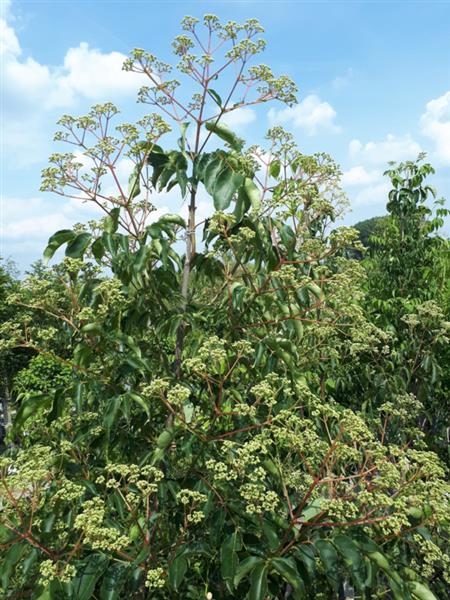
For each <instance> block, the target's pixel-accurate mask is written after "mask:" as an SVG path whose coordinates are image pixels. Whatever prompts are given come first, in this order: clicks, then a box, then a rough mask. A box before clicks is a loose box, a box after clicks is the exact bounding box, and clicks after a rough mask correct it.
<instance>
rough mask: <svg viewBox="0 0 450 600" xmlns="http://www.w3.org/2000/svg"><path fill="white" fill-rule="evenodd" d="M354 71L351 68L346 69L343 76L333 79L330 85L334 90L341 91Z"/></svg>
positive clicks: (351, 77)
mask: <svg viewBox="0 0 450 600" xmlns="http://www.w3.org/2000/svg"><path fill="white" fill-rule="evenodd" d="M353 76H354V71H353V69H352V68H348V69H347V71H346V73H345V75H338V76H337V77H335V78H334V79H333V81H332V82H331V85H332V86H333V87H334V89H335V90H342V89H343V88H345V87H346V86H347V85H348V83H349V82H350V80H351V79H353Z"/></svg>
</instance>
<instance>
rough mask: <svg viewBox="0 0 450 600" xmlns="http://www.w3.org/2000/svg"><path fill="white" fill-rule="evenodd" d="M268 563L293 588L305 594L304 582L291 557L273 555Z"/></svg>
mask: <svg viewBox="0 0 450 600" xmlns="http://www.w3.org/2000/svg"><path fill="white" fill-rule="evenodd" d="M270 564H271V566H272V567H273V568H274V569H275V571H276V572H277V573H279V574H280V575H281V577H282V578H283V579H284V580H285V581H286V582H287V583H289V584H290V585H291V586H292V587H293V588H294V590H296V591H297V592H300V593H302V594H303V595H306V588H305V584H304V582H303V580H302V579H301V577H300V575H299V573H298V571H297V567H296V565H295V562H294V561H293V560H292V559H291V558H279V557H275V558H272V560H271V561H270Z"/></svg>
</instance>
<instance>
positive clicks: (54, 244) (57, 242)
mask: <svg viewBox="0 0 450 600" xmlns="http://www.w3.org/2000/svg"><path fill="white" fill-rule="evenodd" d="M74 237H75V233H74V232H73V231H72V230H71V229H61V230H60V231H57V232H56V233H54V234H53V235H52V236H51V237H50V238H49V240H48V242H47V247H46V249H45V250H44V259H45V262H48V261H49V260H50V259H51V258H52V256H53V255H54V254H55V252H56V251H57V250H58V248H59V247H60V246H62V245H63V244H65V243H66V242H70V241H71V240H72V239H73V238H74Z"/></svg>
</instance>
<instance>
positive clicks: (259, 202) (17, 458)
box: [0, 15, 447, 600]
mask: <svg viewBox="0 0 450 600" xmlns="http://www.w3.org/2000/svg"><path fill="white" fill-rule="evenodd" d="M183 27H184V28H185V30H187V31H188V33H189V34H190V35H183V36H181V37H180V38H177V40H176V41H175V45H174V48H175V52H176V54H178V55H180V57H181V62H180V68H181V70H182V72H183V73H184V72H185V73H186V74H188V75H189V76H191V77H193V78H194V80H195V81H197V83H198V84H199V85H200V89H201V95H200V97H198V96H196V97H194V99H193V104H191V105H189V106H186V107H185V105H184V104H182V106H181V101H180V100H179V98H180V96H175V90H176V89H177V87H178V86H177V84H176V83H175V82H174V81H173V80H169V81H165V79H164V75H165V74H166V73H167V72H168V67H167V65H163V64H162V63H160V62H159V61H157V60H156V59H155V58H154V57H153V56H152V55H150V54H147V53H145V52H144V51H142V50H137V51H134V53H133V55H132V58H131V59H130V61H128V62H127V63H126V68H127V69H130V70H138V71H143V72H144V73H147V74H148V75H149V76H150V79H151V83H152V86H153V87H152V88H148V89H144V90H141V93H140V97H141V98H142V99H144V100H149V101H151V102H153V103H156V105H157V106H159V108H160V109H161V110H162V112H163V113H165V114H167V112H170V111H171V110H175V109H176V110H177V111H178V112H176V113H175V120H177V121H178V122H179V123H180V129H181V135H180V139H179V145H178V149H176V150H164V149H163V147H162V146H161V145H159V144H160V138H161V136H162V134H163V133H165V132H167V125H166V124H164V123H163V121H162V120H161V117H160V116H155V115H152V116H151V117H149V118H147V119H145V120H144V121H143V122H141V123H140V124H138V126H132V125H122V126H119V132H121V133H122V134H123V135H124V136H125V137H124V138H123V139H122V140H120V141H118V140H114V139H112V138H111V136H110V127H111V123H112V120H113V118H114V116H115V114H116V109H114V107H112V106H111V105H109V104H108V105H104V106H97V107H94V109H93V111H92V112H91V113H90V115H88V117H82V118H80V119H73V118H72V117H68V116H66V117H64V118H63V120H62V125H63V126H64V127H66V128H67V129H68V131H67V136H66V135H65V134H60V135H58V139H65V140H66V141H69V142H74V141H75V142H76V143H78V144H81V145H84V144H87V143H88V142H87V138H88V137H89V136H91V135H93V136H94V137H95V136H96V135H97V136H98V139H97V141H96V143H95V146H93V147H89V146H86V149H85V153H86V156H87V157H91V158H92V161H93V164H94V166H93V169H92V170H91V172H90V173H86V172H83V171H82V168H81V166H80V165H79V164H77V163H76V161H75V159H74V157H73V156H70V155H63V154H58V155H54V156H53V157H52V159H51V161H52V166H51V167H49V168H48V169H46V170H45V171H44V174H43V175H44V180H43V186H44V188H46V189H53V190H54V191H56V192H58V193H61V194H65V193H69V194H71V193H77V194H78V192H79V191H80V190H82V191H83V193H84V194H85V197H86V198H88V199H91V200H92V201H93V202H97V203H99V205H100V206H101V207H102V208H103V209H104V210H105V211H106V213H107V214H106V218H105V219H104V220H102V221H101V222H99V223H91V224H90V225H88V226H86V227H77V228H76V229H75V230H73V231H72V230H64V231H60V232H57V233H56V234H55V235H53V236H52V237H51V238H50V240H49V244H48V246H47V248H46V250H45V255H46V257H48V258H49V257H51V256H52V255H53V254H54V252H55V251H56V250H57V249H58V248H59V247H60V246H63V245H65V253H66V259H65V261H64V264H63V266H62V267H60V268H61V269H62V270H63V272H64V277H63V281H64V286H63V287H61V288H58V289H60V290H61V294H59V292H58V296H57V301H56V302H54V303H53V304H55V306H54V307H53V309H52V310H51V313H52V315H53V318H55V319H56V320H57V322H60V325H59V326H58V327H57V328H56V329H57V333H58V334H59V335H61V336H62V335H64V336H65V339H66V340H67V341H66V343H64V344H63V351H62V352H60V353H59V354H60V358H61V360H63V361H64V364H66V365H68V366H70V368H71V377H70V378H63V380H62V381H61V382H60V385H59V387H53V388H48V387H47V388H45V389H44V390H41V393H40V394H39V395H37V396H36V395H35V396H33V397H31V396H30V397H29V398H25V399H24V400H22V402H21V405H20V407H19V409H18V411H17V414H16V416H15V420H14V427H13V434H14V435H15V436H16V439H17V440H18V442H19V444H20V445H19V447H16V448H14V449H11V450H10V451H9V453H8V454H7V455H5V456H4V457H3V458H2V459H1V461H0V468H1V481H2V485H3V489H4V490H5V493H4V494H3V510H2V513H1V519H2V529H1V532H0V533H1V543H2V552H3V559H4V560H3V564H2V567H1V569H2V571H1V574H2V586H3V591H4V593H5V595H6V597H8V596H9V597H14V594H17V593H19V594H21V595H23V594H28V595H31V597H32V598H41V599H42V598H53V597H58V596H59V597H63V598H72V599H80V598H91V597H92V598H94V597H100V598H121V597H122V598H124V597H133V598H144V597H151V598H178V597H183V598H201V597H206V598H210V597H211V596H212V597H215V598H236V597H239V598H240V597H242V598H244V597H248V598H250V599H255V600H256V599H259V600H263V599H264V598H267V597H270V598H274V599H275V598H286V597H292V598H302V597H317V598H320V597H324V598H333V597H335V596H336V594H337V593H338V592H339V590H341V591H342V588H343V585H344V582H347V583H348V582H351V585H352V586H354V588H355V589H357V590H358V593H361V594H366V593H367V594H370V593H372V592H373V593H381V594H387V593H392V594H393V595H394V597H395V598H414V599H421V598H427V597H428V598H435V596H434V594H433V592H432V591H430V589H429V587H430V586H431V587H432V588H433V589H434V590H435V591H436V592H437V593H439V592H440V591H441V590H442V589H444V585H445V583H444V579H443V575H442V571H443V569H444V567H445V564H446V563H445V560H446V559H445V557H444V555H443V553H442V551H441V549H440V547H439V545H438V543H439V540H440V536H441V535H443V531H444V529H445V524H446V521H445V519H446V517H445V514H444V513H445V509H446V499H447V498H446V493H447V487H446V484H445V479H444V476H445V473H444V470H443V467H442V465H441V464H440V462H439V460H438V458H437V457H436V456H435V455H434V454H433V453H431V452H428V451H427V450H426V448H420V449H418V448H416V447H415V446H414V439H413V438H411V439H409V438H408V440H407V444H406V448H405V444H404V443H403V440H402V441H401V443H397V442H396V441H395V440H391V439H390V438H389V439H388V436H387V434H386V428H387V424H386V423H388V424H389V423H390V420H391V419H390V416H389V415H388V417H387V419H386V418H383V419H378V420H377V419H372V420H365V418H364V415H363V413H362V412H359V411H357V410H352V409H350V408H347V407H345V406H342V405H340V404H339V403H338V402H336V401H335V399H334V397H333V395H334V380H333V377H334V373H335V370H336V369H339V368H340V369H342V370H343V369H345V365H348V364H349V363H351V361H353V360H358V357H359V356H360V355H361V354H364V353H367V352H369V351H370V350H371V348H372V346H373V345H374V344H377V345H378V346H380V345H381V344H382V343H383V341H384V332H383V331H382V330H380V329H379V328H377V327H376V326H375V325H373V324H372V323H371V322H370V321H369V320H368V319H367V315H366V314H365V313H364V311H363V309H362V300H363V297H364V289H363V285H362V282H363V278H364V270H363V267H362V265H361V264H360V263H359V262H357V261H352V260H349V259H348V258H346V249H347V248H348V247H350V246H351V245H352V244H353V243H355V240H356V237H357V232H356V231H355V230H353V229H349V228H336V229H334V230H333V231H331V232H330V226H331V224H332V223H333V221H334V219H335V218H336V216H337V214H339V212H340V210H341V208H342V200H343V193H342V190H341V188H340V185H339V179H340V171H339V169H338V167H337V166H336V164H335V163H334V162H333V161H332V159H331V158H330V157H329V156H328V155H326V154H316V155H313V156H307V155H304V154H302V153H301V152H300V151H299V150H298V149H297V147H296V146H295V144H294V142H293V138H292V136H291V135H289V134H288V133H286V132H284V131H283V130H281V129H279V128H274V129H272V130H270V131H269V133H268V136H267V140H266V141H267V146H268V147H267V148H265V149H262V148H259V147H255V146H253V147H250V148H248V149H244V142H243V141H242V140H239V139H238V138H237V136H236V135H235V134H234V133H233V132H231V131H230V130H229V129H228V128H226V127H224V126H223V124H222V123H220V118H221V117H222V116H223V115H224V114H226V112H227V111H228V108H227V107H228V106H229V102H231V94H230V93H229V92H228V93H225V94H224V93H223V91H222V90H219V91H218V88H217V82H216V75H217V76H218V75H222V74H223V72H224V70H225V67H226V66H227V65H235V66H237V69H238V74H239V76H238V78H237V80H236V81H235V82H234V83H232V86H231V91H234V90H235V89H236V87H237V86H238V85H239V86H240V85H242V86H243V89H244V101H241V102H239V101H238V102H237V103H235V104H234V108H237V107H241V106H243V105H244V104H245V102H247V100H246V99H245V98H246V96H245V94H246V93H247V92H248V91H249V89H252V88H253V87H254V85H257V86H258V88H257V97H256V100H254V101H255V102H261V101H266V100H269V99H270V98H275V97H278V98H279V99H282V100H286V101H288V102H291V101H293V96H292V93H293V89H294V88H293V84H292V83H291V82H290V81H289V80H287V79H286V78H279V79H274V78H273V76H272V74H271V71H270V70H269V69H268V68H267V67H251V68H250V71H249V74H247V75H244V68H245V65H246V64H247V61H248V59H249V58H250V57H251V55H254V54H255V53H256V52H257V51H258V50H259V49H261V48H262V43H261V42H258V41H255V40H254V36H255V35H256V34H257V33H259V32H260V31H261V27H260V26H259V24H258V23H256V22H255V21H253V20H251V21H250V22H247V23H246V24H244V25H243V26H239V25H237V24H235V23H228V24H225V25H221V24H220V23H219V21H218V20H217V19H216V18H215V17H212V16H210V15H207V16H206V17H205V18H204V27H205V30H204V31H205V32H206V41H203V38H202V37H201V33H200V31H199V27H198V25H197V22H196V20H194V19H192V18H187V19H185V20H184V21H183ZM240 35H243V39H242V40H241V41H239V36H240ZM214 40H217V41H214ZM195 42H197V43H198V44H199V45H200V48H202V56H200V57H197V58H193V55H192V54H191V52H192V45H193V44H194V43H195ZM216 43H217V44H219V45H220V48H224V44H229V46H230V50H228V51H226V60H225V62H224V63H223V65H222V66H219V67H218V68H217V70H218V72H215V73H213V72H212V67H211V50H212V48H213V44H216ZM213 82H214V86H215V87H214V89H211V87H210V86H211V85H212V84H213ZM181 97H182V96H181ZM222 97H223V98H227V100H225V101H222V99H221V98H222ZM208 106H209V107H217V108H215V111H216V112H214V113H213V114H212V115H211V114H209V113H208V112H207V107H208ZM184 107H185V108H184ZM231 108H233V105H231V107H230V109H231ZM186 119H188V120H190V122H191V124H192V123H194V124H196V125H195V129H196V132H195V136H194V142H193V143H191V142H190V140H189V137H188V133H187V132H188V131H189V129H188V126H187V125H185V123H186V122H187V121H186ZM222 142H225V146H223V144H222ZM207 143H208V144H209V147H208V148H207V147H206V144H207ZM219 144H220V145H219ZM211 146H212V147H211ZM123 153H127V154H128V156H130V157H132V158H133V160H134V162H135V170H134V173H133V175H132V177H131V179H130V182H129V185H130V187H129V190H128V191H127V193H124V191H123V190H124V186H123V182H120V181H119V180H118V179H117V173H116V169H115V167H116V165H117V161H118V160H119V159H120V156H122V155H123ZM108 173H109V174H110V176H111V178H112V179H113V180H116V179H117V181H116V185H117V189H118V190H119V191H118V195H117V196H115V197H109V196H108V197H102V193H103V192H102V189H105V187H101V184H102V183H103V186H105V185H106V182H107V176H108ZM103 178H104V179H103ZM174 186H178V188H179V190H180V198H181V197H183V196H184V194H185V193H189V195H190V211H189V219H188V223H187V224H186V223H184V221H183V220H182V219H181V218H180V217H179V216H178V215H165V216H162V217H161V218H160V219H159V220H157V221H155V222H153V223H151V224H149V222H148V215H149V213H150V212H151V209H152V207H151V204H150V201H149V198H150V194H151V192H152V191H154V190H155V189H156V190H163V189H168V188H172V187H174ZM200 186H203V187H204V188H205V190H206V192H207V193H208V195H209V197H210V198H211V199H212V203H213V204H214V206H215V208H216V212H215V213H214V215H213V216H212V217H211V218H210V219H209V220H208V221H207V222H206V223H205V224H204V229H203V239H204V247H203V248H199V247H198V246H197V245H196V238H195V230H196V228H197V226H198V224H197V223H196V222H195V202H196V194H197V193H198V190H199V187H200ZM70 190H74V192H71V191H70ZM230 207H232V209H233V210H232V211H229V210H228V209H229V208H230ZM227 210H228V212H226V211H227ZM180 235H181V236H185V239H186V253H185V254H184V255H183V256H181V255H180V254H179V252H178V251H177V239H178V238H179V237H180ZM94 261H95V262H96V263H97V265H98V266H99V267H100V268H101V269H103V270H100V271H99V269H98V268H96V267H95V266H94V264H93V262H94ZM105 267H107V268H108V269H109V273H110V275H108V274H107V271H106V269H104V268H105ZM42 300H44V299H42ZM34 308H35V309H37V310H40V311H42V310H43V309H45V310H46V311H47V312H48V311H50V307H49V306H48V305H45V304H42V303H40V305H39V306H35V307H34ZM30 310H31V309H30ZM21 336H22V333H17V337H18V338H20V337H21ZM57 337H58V336H57ZM58 339H59V338H58ZM61 339H62V338H61ZM56 354H57V353H56V352H55V355H56ZM354 404H356V402H354ZM383 416H384V415H383ZM393 418H395V415H394V417H393ZM405 435H407V434H405ZM417 506H420V507H423V510H417ZM416 538H417V539H416ZM430 544H431V546H430ZM430 548H432V553H430ZM427 552H428V556H431V555H432V556H433V559H432V560H430V559H428V558H427V559H426V560H427V561H428V562H426V565H427V569H428V571H427V574H425V575H423V572H421V571H420V567H419V564H420V561H421V560H422V557H423V555H424V554H427ZM414 560H415V561H416V563H417V564H415V563H414ZM406 565H408V566H406ZM429 572H431V575H430V576H428V573H429ZM389 590H390V592H388V591H389Z"/></svg>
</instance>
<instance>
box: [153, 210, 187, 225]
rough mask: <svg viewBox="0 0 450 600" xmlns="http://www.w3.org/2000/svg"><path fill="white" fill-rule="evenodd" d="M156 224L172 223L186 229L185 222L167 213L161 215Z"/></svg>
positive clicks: (177, 216)
mask: <svg viewBox="0 0 450 600" xmlns="http://www.w3.org/2000/svg"><path fill="white" fill-rule="evenodd" d="M158 223H172V224H173V225H179V226H180V227H184V228H186V221H185V220H184V219H183V217H181V216H180V215H173V214H171V213H168V214H167V215H163V216H162V217H161V218H160V219H159V220H158Z"/></svg>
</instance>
